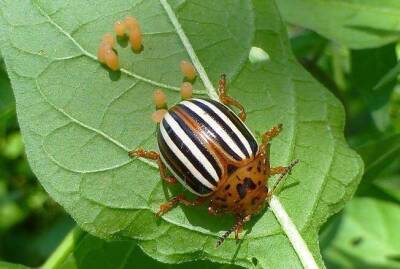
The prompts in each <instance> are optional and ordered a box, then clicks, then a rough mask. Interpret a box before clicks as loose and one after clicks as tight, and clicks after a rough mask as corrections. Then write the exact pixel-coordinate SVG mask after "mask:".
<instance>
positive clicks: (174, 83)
mask: <svg viewBox="0 0 400 269" xmlns="http://www.w3.org/2000/svg"><path fill="white" fill-rule="evenodd" d="M94 6H96V8H94ZM170 6H171V7H172V9H171V10H169V9H168V8H169V7H170ZM0 7H1V13H2V19H1V22H0V29H2V32H1V35H0V36H1V38H2V39H3V42H1V50H2V52H3V55H4V58H5V62H6V65H7V70H8V72H9V75H10V77H11V81H12V84H13V88H14V92H15V95H16V99H17V110H18V116H19V122H20V125H21V130H22V134H23V138H24V141H25V144H26V151H27V154H28V158H29V161H30V164H31V166H32V169H33V170H34V172H35V174H36V175H37V177H38V178H39V180H40V182H41V183H42V184H43V186H44V188H45V189H46V190H47V191H48V192H49V194H50V195H51V196H52V197H53V198H54V199H55V200H56V201H57V202H58V203H60V204H61V205H62V206H63V207H64V208H65V209H66V211H67V212H68V213H69V214H71V216H72V217H73V218H74V219H75V220H76V221H77V223H78V224H79V225H80V226H81V227H82V228H83V229H85V230H86V231H89V232H90V233H92V234H94V235H96V236H99V237H102V238H109V239H111V238H133V239H135V240H137V241H138V244H139V246H140V247H141V248H142V249H143V250H144V251H145V252H146V253H147V254H149V255H150V256H152V257H155V258H157V259H158V260H160V261H163V262H169V263H178V262H179V263H180V262H185V261H191V260H198V259H208V260H211V261H215V262H220V263H235V264H238V265H242V266H246V267H254V266H255V265H257V266H258V267H260V268H299V267H300V266H301V264H300V260H299V259H298V256H297V254H296V252H295V250H294V248H293V245H292V244H291V241H289V239H290V240H292V239H293V237H292V236H291V235H286V234H285V233H284V232H283V231H282V229H281V226H280V225H279V223H278V221H277V220H276V218H275V217H274V215H273V214H272V212H271V211H269V210H267V211H265V212H263V213H262V214H260V215H258V216H257V217H255V218H253V220H252V222H251V223H249V225H247V226H246V229H245V230H246V231H245V232H244V233H243V235H242V236H243V240H242V241H240V243H239V244H237V243H236V242H235V240H234V238H233V237H230V238H229V240H227V241H226V242H225V243H224V245H223V246H221V247H220V248H218V249H215V242H216V240H217V237H218V236H219V235H221V234H222V233H223V232H224V231H226V230H227V229H229V228H230V227H231V226H232V224H233V218H232V217H230V216H225V217H213V216H209V215H208V214H207V209H206V207H205V206H204V207H198V208H185V207H183V206H178V207H177V208H176V209H175V210H172V211H171V212H169V213H168V214H166V215H164V216H163V217H162V218H161V219H158V220H157V219H156V218H155V216H154V213H155V212H157V211H158V208H159V206H160V204H162V203H164V202H165V201H166V200H167V199H169V198H170V197H171V196H172V195H175V194H177V193H179V192H181V191H182V188H181V187H180V186H176V187H174V188H170V187H168V186H164V184H163V183H162V182H161V180H160V177H159V174H158V170H157V169H155V168H154V167H155V165H154V164H151V165H149V162H144V161H142V160H141V159H134V160H132V159H129V158H128V155H127V152H128V151H129V150H130V149H133V148H136V147H138V146H141V147H144V148H148V149H156V139H155V135H154V134H155V128H156V127H155V125H154V124H153V123H152V122H151V120H150V115H151V113H152V111H153V105H152V104H151V101H150V100H151V95H152V92H153V89H154V88H156V87H160V86H161V87H163V88H165V90H166V91H167V94H168V97H169V100H170V101H169V102H170V104H173V103H175V102H176V101H178V99H179V93H178V92H177V89H178V88H179V85H180V83H181V81H182V80H181V77H182V75H181V74H180V70H179V62H180V61H181V60H182V59H191V60H192V61H193V62H194V64H195V66H196V69H197V71H198V72H199V77H198V78H197V80H196V82H195V83H194V88H195V89H196V90H197V92H200V93H203V95H202V96H204V93H205V92H206V91H207V92H208V93H209V94H210V95H211V96H215V91H214V89H213V87H212V83H214V84H215V83H216V81H217V79H218V77H219V75H220V74H221V73H226V74H227V75H228V78H229V81H230V90H231V95H232V96H235V97H236V98H237V99H238V100H240V102H242V103H243V105H244V106H245V107H246V108H247V111H248V121H247V124H248V126H249V128H250V129H251V130H253V131H254V133H262V132H265V131H266V130H268V129H269V128H271V127H272V126H273V125H276V124H277V123H283V124H284V131H283V132H282V134H281V135H280V136H279V137H278V138H277V139H275V140H274V142H273V146H272V149H271V154H272V157H271V161H272V164H273V165H285V164H288V163H289V162H290V161H291V160H293V159H296V158H297V159H300V164H299V165H298V167H296V169H295V171H293V173H292V175H291V176H290V177H289V178H288V179H287V182H286V185H285V187H284V188H283V190H282V191H281V192H280V193H279V199H280V200H281V202H282V204H283V206H284V208H285V209H286V211H287V213H288V215H289V216H290V218H291V220H292V221H293V222H294V224H295V225H296V227H297V229H298V230H299V231H300V233H301V235H302V236H303V238H304V240H305V242H306V243H307V245H308V247H309V248H310V249H311V252H312V255H313V257H314V259H315V260H316V261H317V263H318V264H319V265H320V266H321V267H322V266H323V262H322V259H321V256H320V254H319V249H318V238H317V234H318V230H319V228H320V226H321V225H322V224H323V223H324V222H325V221H326V219H327V218H328V217H329V216H330V215H332V214H334V213H335V212H337V211H339V210H340V209H341V208H342V207H343V206H344V204H345V202H346V201H347V200H349V199H350V197H351V196H352V195H353V193H354V191H355V189H356V186H357V184H358V182H359V180H360V177H361V174H362V161H361V159H360V158H359V157H358V155H357V154H356V153H355V152H354V151H352V150H351V149H350V148H349V147H348V146H347V144H346V142H345V140H344V137H343V125H344V111H343V107H342V106H341V104H340V103H339V102H338V101H337V99H336V98H334V97H333V95H332V94H331V93H330V92H329V91H327V90H326V89H324V88H323V87H322V86H321V85H320V84H318V83H317V82H316V81H315V80H314V79H313V78H312V77H311V76H310V75H309V74H308V73H307V72H306V71H305V70H304V69H303V68H302V67H301V66H300V65H299V64H298V63H297V62H296V60H295V58H294V56H293V55H292V53H291V51H290V49H289V45H288V40H287V36H286V28H285V25H283V24H282V23H281V21H280V19H279V14H278V12H277V9H276V7H275V4H274V2H273V1H261V0H254V1H244V0H243V1H239V0H238V1H234V2H232V1H211V0H208V1H187V2H186V1H185V2H183V1H168V2H166V1H164V0H161V1H160V2H158V1H126V0H123V1H122V0H121V1H101V2H99V1H96V3H95V4H94V3H87V2H82V1H78V0H76V1H68V2H65V1H61V2H54V1H45V0H43V1H33V2H29V3H28V2H23V3H21V2H18V3H16V2H15V1H11V0H10V1H5V2H3V4H1V6H0ZM166 11H169V13H167V12H166ZM128 14H129V15H134V16H136V17H137V18H138V19H139V21H140V22H141V27H142V30H143V33H144V51H143V52H142V53H140V54H134V53H132V52H131V51H130V50H129V48H123V47H121V46H120V45H118V47H117V50H118V53H119V56H120V61H121V66H122V67H123V69H122V72H121V73H112V72H109V71H108V70H106V69H105V68H103V67H102V66H101V65H99V63H98V62H97V61H96V59H95V56H94V55H95V54H96V50H97V46H98V44H99V41H100V39H101V36H102V35H103V33H104V32H106V31H112V27H113V22H115V21H116V20H118V19H121V18H123V17H124V16H126V15H128ZM175 15H176V16H177V18H178V19H177V20H176V21H175V20H174V16H175ZM177 26H178V27H177ZM183 35H185V36H186V37H187V39H185V38H182V36H183ZM182 40H183V42H182ZM252 47H256V48H258V49H257V51H259V52H260V50H263V51H264V52H265V53H266V55H268V56H269V57H263V59H258V60H257V61H254V62H253V63H252V62H250V61H249V59H248V57H249V53H250V51H251V48H252ZM258 55H260V54H259V53H258ZM264 55H265V54H264ZM203 68H204V69H203ZM203 83H204V85H205V86H204V85H203ZM205 90H206V91H205ZM275 201H277V200H275ZM302 251H306V249H304V248H303V249H302ZM283 257H284V258H283Z"/></svg>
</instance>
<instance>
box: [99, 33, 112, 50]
mask: <svg viewBox="0 0 400 269" xmlns="http://www.w3.org/2000/svg"><path fill="white" fill-rule="evenodd" d="M102 41H103V42H105V43H107V44H109V45H110V46H111V47H114V45H115V39H114V37H113V36H112V34H110V33H105V34H104V35H103V38H102Z"/></svg>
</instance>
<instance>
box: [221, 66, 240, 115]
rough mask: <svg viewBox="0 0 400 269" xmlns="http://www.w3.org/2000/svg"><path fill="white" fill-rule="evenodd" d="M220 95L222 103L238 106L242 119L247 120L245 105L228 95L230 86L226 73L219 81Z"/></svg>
mask: <svg viewBox="0 0 400 269" xmlns="http://www.w3.org/2000/svg"><path fill="white" fill-rule="evenodd" d="M218 97H219V100H220V101H221V103H223V104H225V105H231V106H235V107H237V108H238V109H239V110H240V112H239V115H238V116H239V118H240V119H241V120H242V121H245V120H246V112H245V111H244V107H243V106H242V105H241V104H240V103H239V102H238V101H236V100H235V99H233V98H232V97H230V96H229V95H228V87H227V83H226V75H225V74H222V75H221V78H220V80H219V83H218Z"/></svg>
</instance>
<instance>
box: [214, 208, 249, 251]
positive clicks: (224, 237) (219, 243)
mask: <svg viewBox="0 0 400 269" xmlns="http://www.w3.org/2000/svg"><path fill="white" fill-rule="evenodd" d="M249 220H250V216H247V217H244V218H240V219H238V220H237V222H236V223H235V225H233V226H232V228H230V229H229V230H228V231H226V232H225V233H224V234H223V235H222V236H221V237H220V238H219V239H218V241H217V244H216V245H215V248H217V247H219V246H220V245H222V243H224V241H225V239H226V238H227V237H228V236H229V235H230V234H231V233H233V232H234V231H236V230H238V229H239V228H240V227H242V226H243V224H244V223H245V222H247V221H249Z"/></svg>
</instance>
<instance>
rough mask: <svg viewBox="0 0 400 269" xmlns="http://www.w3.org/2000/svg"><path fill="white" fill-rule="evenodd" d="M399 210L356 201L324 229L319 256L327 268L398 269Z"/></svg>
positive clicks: (370, 201)
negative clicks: (322, 244)
mask: <svg viewBox="0 0 400 269" xmlns="http://www.w3.org/2000/svg"><path fill="white" fill-rule="evenodd" d="M399 221H400V207H399V206H398V205H396V204H393V203H389V202H385V201H382V200H377V199H370V198H356V199H354V200H352V201H351V202H350V203H349V204H348V205H346V207H345V210H344V212H343V214H341V215H340V217H337V218H336V219H335V222H333V223H332V225H330V227H329V229H326V231H325V232H324V234H323V235H322V241H329V244H328V247H327V248H325V249H324V251H323V254H324V257H325V259H326V263H327V265H328V266H329V268H333V269H334V268H348V269H351V268H382V269H384V268H385V269H391V268H399V267H400V234H399V232H398V230H399V229H398V228H399V227H398V223H399Z"/></svg>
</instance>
